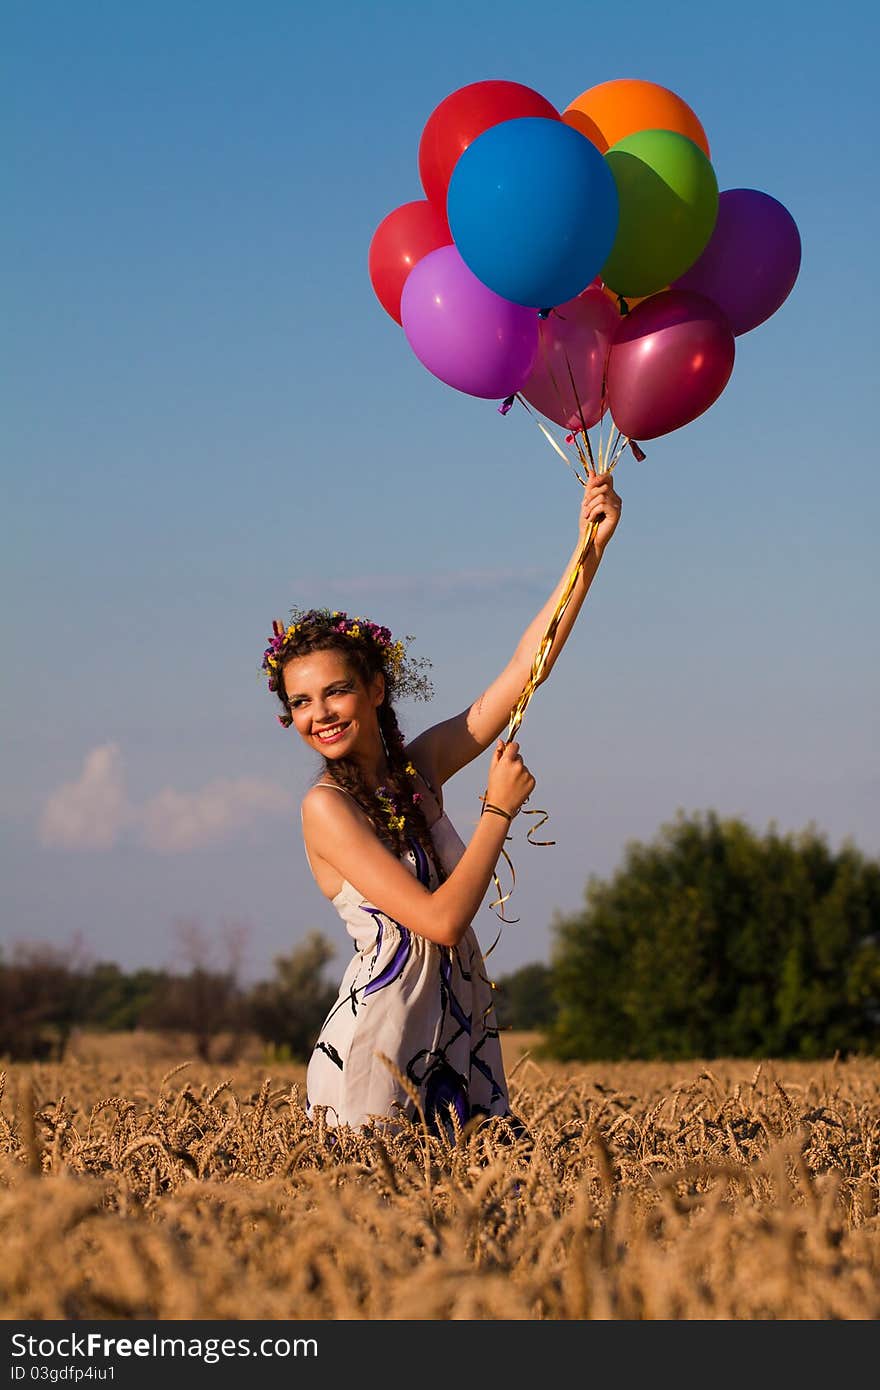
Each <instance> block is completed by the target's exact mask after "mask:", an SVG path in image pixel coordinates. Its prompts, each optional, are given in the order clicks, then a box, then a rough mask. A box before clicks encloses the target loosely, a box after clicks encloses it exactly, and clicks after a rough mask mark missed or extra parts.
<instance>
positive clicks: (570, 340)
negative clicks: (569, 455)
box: [520, 285, 620, 431]
mask: <svg viewBox="0 0 880 1390" xmlns="http://www.w3.org/2000/svg"><path fill="white" fill-rule="evenodd" d="M619 323H620V314H619V313H618V311H617V309H616V308H615V307H614V304H613V302H612V301H611V299H609V297H608V295H607V294H606V293H605V291H604V290H602V289H600V288H599V286H598V285H588V286H587V288H586V289H585V290H582V291H581V293H580V294H579V295H577V296H576V298H574V299H569V300H568V301H567V302H566V303H565V304H559V305H558V306H557V307H556V308H555V309H554V310H553V311H552V313H551V314H550V315H549V317H548V318H546V319H539V321H538V354H537V357H536V358H535V365H534V367H533V368H532V372H531V375H530V376H529V379H528V381H527V382H526V384H525V386H524V387H523V388H522V391H521V392H520V394H521V395H522V396H523V397H524V399H525V400H527V401H528V403H529V405H533V406H534V407H535V409H536V410H540V412H541V414H542V415H546V416H547V418H548V419H550V420H554V421H555V422H556V424H557V425H563V426H564V427H565V429H567V430H574V431H577V430H580V429H582V428H583V427H584V426H586V428H587V429H590V428H592V426H593V425H595V423H596V421H597V420H598V419H599V417H600V415H601V414H602V388H603V385H604V382H605V365H606V362H607V360H608V351H609V349H610V347H611V339H612V338H613V337H614V334H615V331H616V329H617V325H618V324H619ZM569 367H571V371H570V372H569ZM572 380H574V386H572ZM578 407H580V409H578ZM581 416H583V423H582V422H581Z"/></svg>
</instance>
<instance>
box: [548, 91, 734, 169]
mask: <svg viewBox="0 0 880 1390" xmlns="http://www.w3.org/2000/svg"><path fill="white" fill-rule="evenodd" d="M562 119H563V120H564V121H565V123H566V125H570V126H573V127H574V129H575V130H579V131H580V133H581V135H586V137H587V139H588V140H591V141H592V143H593V144H594V145H595V146H596V148H597V149H598V150H600V151H601V153H602V154H605V153H606V151H608V150H609V149H610V148H611V146H612V145H616V144H617V142H618V140H622V139H623V138H624V136H625V135H634V134H635V132H636V131H638V130H674V131H677V132H678V134H679V135H686V136H687V137H688V139H689V140H693V142H694V144H695V145H699V147H700V149H701V150H702V151H703V154H704V155H705V156H706V158H707V159H710V160H711V158H712V156H711V155H710V153H709V141H708V140H707V139H706V132H705V131H704V129H703V127H702V125H701V124H700V122H699V121H698V119H697V117H696V115H695V114H694V112H693V111H692V110H691V108H690V107H689V106H688V104H687V102H685V101H682V99H681V97H679V96H676V94H675V92H670V90H669V88H668V87H660V86H658V84H657V83H656V82H643V81H641V79H640V78H637V77H619V78H616V79H615V80H614V81H613V82H600V84H599V86H598V87H588V89H587V90H586V91H585V92H581V94H580V96H579V97H575V99H574V101H571V102H569V104H568V106H567V107H566V108H565V110H564V111H563V113H562Z"/></svg>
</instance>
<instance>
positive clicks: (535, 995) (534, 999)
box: [493, 961, 556, 1030]
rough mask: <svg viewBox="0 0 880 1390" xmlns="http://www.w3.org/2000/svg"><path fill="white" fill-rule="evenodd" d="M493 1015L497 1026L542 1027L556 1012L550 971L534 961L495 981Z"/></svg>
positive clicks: (547, 966) (546, 1025) (550, 1021)
mask: <svg viewBox="0 0 880 1390" xmlns="http://www.w3.org/2000/svg"><path fill="white" fill-rule="evenodd" d="M493 1002H494V1004H495V1017H496V1018H497V1019H498V1026H499V1028H520V1029H527V1030H531V1029H545V1028H548V1027H549V1026H550V1024H551V1023H552V1021H553V1016H554V1014H555V1012H556V1005H555V1003H554V1001H553V972H552V970H551V969H550V967H549V965H544V964H542V963H541V962H540V961H535V962H534V963H533V964H531V965H523V966H521V967H520V969H519V970H514V971H513V972H512V973H511V974H510V975H502V976H500V978H499V979H498V980H496V981H495V994H494V996H493Z"/></svg>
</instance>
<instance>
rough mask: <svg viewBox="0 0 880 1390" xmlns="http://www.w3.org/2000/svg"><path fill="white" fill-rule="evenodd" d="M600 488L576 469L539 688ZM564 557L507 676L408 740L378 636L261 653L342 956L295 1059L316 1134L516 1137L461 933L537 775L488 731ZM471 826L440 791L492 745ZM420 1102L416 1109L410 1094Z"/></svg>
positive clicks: (583, 576) (414, 674)
mask: <svg viewBox="0 0 880 1390" xmlns="http://www.w3.org/2000/svg"><path fill="white" fill-rule="evenodd" d="M620 507H621V504H620V498H619V497H618V495H617V493H616V492H615V491H614V487H613V485H612V482H611V478H610V475H608V474H599V475H597V474H595V473H591V474H590V475H589V477H588V480H587V485H586V488H585V490H584V497H583V500H582V504H581V509H580V517H579V527H578V531H579V535H578V543H577V546H576V548H575V551H574V556H576V555H578V554H579V552H580V550H581V545H582V542H583V539H584V536H585V533H586V531H587V529H588V528H589V527H590V526H592V525H593V523H596V525H597V529H596V532H595V535H594V539H593V544H592V547H591V549H590V551H589V552H588V555H587V559H586V560H585V562H584V564H583V566H582V568H581V571H580V575H579V578H578V582H577V586H576V588H575V590H574V592H573V593H572V594H571V597H570V599H569V601H568V603H567V605H566V606H565V609H564V613H563V617H562V619H561V620H560V622H559V624H558V626H557V629H556V635H555V637H554V641H553V646H552V648H551V650H550V653H549V658H548V660H547V662H546V663H545V666H544V670H543V675H542V680H546V678H547V676H548V675H549V673H550V669H551V668H552V665H553V663H554V662H555V661H556V659H557V657H558V655H559V652H560V651H561V649H562V647H563V645H564V643H565V641H566V640H567V638H568V635H569V633H570V632H571V629H572V627H573V625H574V622H575V619H576V617H577V614H578V612H579V611H580V607H581V605H582V603H583V600H584V598H585V597H586V594H587V590H588V589H589V587H590V583H591V581H592V579H593V576H594V574H595V572H596V569H597V566H598V564H599V562H600V560H601V557H602V554H603V552H604V549H605V546H606V545H607V543H608V541H609V539H610V538H611V536H612V535H613V533H614V530H615V528H616V526H617V522H618V520H619V517H620ZM570 570H571V562H570V563H569V566H568V567H567V569H566V571H565V573H564V575H563V578H562V579H561V580H560V581H559V584H558V585H557V586H556V588H555V590H554V592H553V593H552V594H551V595H550V598H549V599H548V600H547V603H546V604H545V605H544V606H543V608H542V609H541V611H540V612H539V613H538V614H536V616H535V617H534V618H533V619H532V621H531V623H529V625H528V627H527V628H526V629H525V631H524V633H523V635H522V637H521V639H520V641H519V643H518V644H517V647H516V650H515V652H514V654H513V656H512V657H511V659H510V661H509V662H508V663H507V665H506V666H505V668H504V670H503V671H502V672H501V673H500V674H499V675H498V676H497V677H496V678H495V679H494V680H493V681H492V682H491V684H490V685H489V686H488V687H487V688H486V689H485V690H484V691H483V693H482V694H481V695H480V696H479V697H478V698H477V699H476V700H474V702H473V703H472V704H470V705H469V706H468V707H467V708H466V709H464V710H462V711H461V713H459V714H456V715H453V716H452V717H451V718H449V719H446V720H444V721H442V722H440V723H436V724H433V725H431V726H430V727H429V728H427V729H425V730H424V731H423V732H422V733H420V734H418V735H417V737H415V738H414V739H412V740H411V741H410V742H409V743H407V742H405V740H404V738H403V735H402V733H401V731H400V727H399V725H398V722H397V715H396V713H395V709H394V700H395V697H397V696H400V695H408V696H410V697H412V698H416V699H419V698H423V699H424V698H428V697H429V696H430V693H431V690H430V684H429V682H428V680H427V678H426V675H425V667H426V666H427V665H428V663H427V662H425V661H424V660H416V659H413V658H412V657H411V656H410V655H409V654H408V652H407V649H406V646H405V644H404V642H402V641H400V640H397V641H395V640H394V639H393V638H392V636H391V633H390V632H389V630H388V628H386V627H381V626H379V625H378V624H376V623H373V622H370V621H368V620H366V619H364V618H351V617H349V616H348V615H347V614H346V613H343V612H340V611H330V610H328V609H310V610H309V611H307V612H303V611H301V610H294V612H293V613H292V615H291V621H290V623H289V624H288V625H287V626H284V625H283V624H281V623H275V624H274V631H273V636H272V637H271V638H270V641H269V645H268V647H267V649H266V651H265V653H264V656H263V669H264V670H265V671H266V672H267V674H268V678H269V689H270V690H271V691H273V692H274V693H275V694H276V696H277V698H278V699H279V700H280V702H281V705H282V707H283V713H282V714H280V715H279V720H280V722H281V723H282V724H283V725H284V726H285V727H290V726H293V727H294V728H295V729H296V731H297V733H298V734H299V735H300V738H301V739H302V740H303V742H304V743H305V744H307V745H308V747H309V748H310V749H312V750H314V751H316V752H318V753H319V754H320V756H321V758H322V764H321V769H320V773H319V777H318V779H317V780H316V781H315V783H314V785H313V786H312V787H311V788H310V789H309V791H308V792H307V793H306V795H305V797H304V798H303V801H302V808H301V809H302V827H303V839H304V844H305V851H306V857H307V859H308V862H309V866H310V868H311V871H312V874H313V875H314V878H315V881H316V883H317V884H318V887H319V888H320V890H321V892H322V893H323V894H324V896H325V897H326V898H328V899H329V900H330V902H331V903H332V904H333V906H334V907H335V909H336V910H337V912H338V913H339V915H340V916H341V917H342V919H343V921H344V922H345V925H346V928H347V930H348V933H349V935H350V936H351V938H352V940H353V942H354V947H355V951H354V955H353V957H352V959H351V961H350V962H349V965H348V968H347V969H346V971H345V973H344V975H343V978H342V981H341V984H340V988H339V993H338V996H337V999H336V1003H335V1004H334V1006H333V1008H332V1009H331V1010H330V1013H329V1015H328V1016H327V1019H326V1020H325V1022H324V1025H323V1027H322V1029H321V1032H320V1035H319V1037H318V1039H317V1042H316V1045H315V1049H314V1052H313V1054H312V1057H311V1060H310V1062H309V1068H308V1077H307V1105H308V1110H309V1113H310V1114H314V1113H315V1112H316V1110H317V1109H318V1108H319V1107H320V1108H322V1109H323V1112H324V1115H325V1118H326V1121H327V1123H328V1124H330V1125H351V1126H355V1127H360V1126H363V1125H365V1124H368V1123H370V1122H376V1121H381V1122H384V1123H388V1122H389V1121H391V1120H413V1119H416V1118H417V1117H418V1116H417V1112H418V1111H420V1112H421V1114H422V1115H423V1116H424V1118H425V1120H426V1122H427V1124H428V1125H429V1127H430V1128H431V1129H432V1130H433V1131H434V1132H439V1131H441V1130H444V1131H446V1132H447V1133H449V1134H453V1133H454V1130H455V1125H456V1123H457V1124H458V1125H459V1126H463V1125H464V1124H466V1123H467V1122H468V1121H469V1120H471V1119H473V1118H474V1117H477V1116H481V1117H485V1118H486V1119H492V1118H497V1119H498V1120H501V1121H504V1122H505V1123H506V1125H507V1126H508V1127H509V1128H510V1129H511V1130H512V1132H513V1134H514V1135H517V1134H521V1133H522V1132H523V1127H522V1125H521V1122H520V1121H519V1120H518V1119H517V1118H516V1117H515V1116H513V1115H512V1114H511V1111H510V1100H509V1096H508V1090H507V1082H506V1078H505V1074H504V1066H503V1062H502V1056H501V1047H500V1042H499V1038H498V1026H497V1022H496V1020H495V1014H494V1009H493V1004H492V985H491V983H490V981H489V979H488V977H487V974H486V969H485V965H484V962H483V956H482V952H481V950H480V946H479V943H478V941H477V938H476V935H475V933H474V929H473V926H472V921H473V918H474V916H475V914H476V912H477V910H478V908H479V907H480V905H481V903H482V901H483V899H484V897H485V894H486V890H487V888H488V887H489V884H490V883H491V882H492V878H493V874H494V872H495V867H496V865H497V862H498V859H499V857H500V854H501V849H502V846H503V844H504V839H505V836H506V834H507V831H508V828H509V825H510V822H511V820H512V819H513V817H514V816H516V815H517V814H518V813H519V811H520V809H521V807H522V805H523V803H524V802H525V801H526V800H527V799H528V797H529V795H530V793H531V791H532V789H533V787H534V785H535V779H534V777H533V776H532V774H531V773H530V772H529V770H528V768H527V767H526V766H525V764H524V762H523V760H522V756H521V753H520V750H519V745H518V743H516V742H515V741H512V742H510V743H507V744H505V743H504V742H503V741H502V740H501V739H499V734H500V733H501V731H502V730H503V729H504V727H505V724H506V723H507V721H508V717H509V714H510V711H511V709H512V708H513V706H514V704H515V703H516V701H517V699H518V697H519V695H520V693H521V691H522V689H523V687H524V685H525V683H526V680H527V678H528V676H529V672H530V668H531V662H532V657H533V655H534V651H535V649H536V647H537V645H538V642H539V640H540V637H541V634H542V632H543V631H544V628H545V626H546V623H547V620H548V618H549V616H550V615H551V614H552V613H554V611H555V609H556V607H557V604H558V602H559V597H560V594H561V593H562V592H563V589H564V586H565V584H566V581H567V577H568V575H569V573H570ZM493 744H494V749H493V751H492V754H491V758H490V762H489V768H488V776H487V787H486V793H485V797H484V803H483V811H484V814H483V815H481V816H480V818H479V820H478V821H477V825H476V827H475V829H474V832H473V834H472V835H471V838H470V840H469V842H468V844H467V845H465V844H464V842H463V841H462V840H461V839H460V838H459V836H458V834H457V832H456V831H455V828H454V827H453V825H452V823H451V821H450V820H449V818H448V816H447V815H446V813H445V811H444V809H443V800H442V788H443V786H444V784H445V783H446V782H447V781H448V780H449V779H450V778H451V777H452V776H454V775H455V773H456V772H458V771H459V770H460V769H461V768H462V767H465V766H466V765H467V764H468V763H470V762H472V761H473V759H475V758H476V757H478V756H479V755H480V754H482V753H483V752H485V751H486V750H487V749H488V748H489V747H490V746H491V745H493ZM414 1095H415V1096H417V1097H418V1106H416V1105H415V1104H414V1102H413V1096H414Z"/></svg>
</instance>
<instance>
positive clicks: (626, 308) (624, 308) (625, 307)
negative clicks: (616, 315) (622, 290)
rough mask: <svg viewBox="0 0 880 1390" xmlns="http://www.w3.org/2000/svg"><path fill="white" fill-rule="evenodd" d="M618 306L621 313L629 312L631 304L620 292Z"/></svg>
mask: <svg viewBox="0 0 880 1390" xmlns="http://www.w3.org/2000/svg"><path fill="white" fill-rule="evenodd" d="M617 307H618V309H619V310H620V312H621V315H624V314H628V313H629V305H628V304H627V302H626V300H625V299H624V297H623V295H622V294H619V295H618V296H617Z"/></svg>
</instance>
